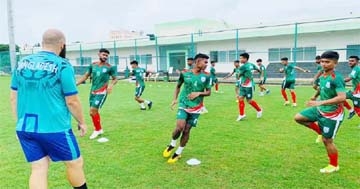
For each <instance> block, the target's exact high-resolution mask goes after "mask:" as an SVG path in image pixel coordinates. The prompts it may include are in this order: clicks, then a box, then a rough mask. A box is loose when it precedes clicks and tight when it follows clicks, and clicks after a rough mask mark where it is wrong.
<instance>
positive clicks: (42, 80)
mask: <svg viewBox="0 0 360 189" xmlns="http://www.w3.org/2000/svg"><path fill="white" fill-rule="evenodd" d="M11 88H12V89H14V90H17V92H18V93H17V95H18V101H17V116H18V123H17V127H16V130H17V131H27V132H37V133H50V132H61V131H64V130H67V129H69V128H70V127H71V126H70V121H71V119H70V112H69V110H68V108H67V106H66V102H65V96H70V95H74V94H76V93H77V89H76V84H75V77H74V71H73V68H72V66H71V65H70V63H69V62H67V61H66V60H65V59H62V58H61V57H59V56H57V55H55V54H54V53H51V52H45V51H41V52H39V53H37V54H33V55H30V56H27V57H24V58H23V59H21V60H20V62H19V63H18V65H17V67H16V70H15V71H14V73H13V78H12V82H11Z"/></svg>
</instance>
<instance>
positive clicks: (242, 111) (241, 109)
mask: <svg viewBox="0 0 360 189" xmlns="http://www.w3.org/2000/svg"><path fill="white" fill-rule="evenodd" d="M239 114H240V115H241V116H242V115H244V114H245V102H244V101H243V100H239Z"/></svg>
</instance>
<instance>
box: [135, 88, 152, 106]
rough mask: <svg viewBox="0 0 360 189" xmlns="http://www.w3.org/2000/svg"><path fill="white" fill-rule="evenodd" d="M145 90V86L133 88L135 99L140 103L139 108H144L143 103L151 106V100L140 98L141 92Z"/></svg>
mask: <svg viewBox="0 0 360 189" xmlns="http://www.w3.org/2000/svg"><path fill="white" fill-rule="evenodd" d="M144 90H145V86H140V87H136V89H135V100H136V101H137V102H138V103H139V105H140V110H146V107H145V104H147V106H148V108H149V109H151V107H152V101H150V100H146V99H145V100H144V99H142V98H141V95H142V93H143V92H144Z"/></svg>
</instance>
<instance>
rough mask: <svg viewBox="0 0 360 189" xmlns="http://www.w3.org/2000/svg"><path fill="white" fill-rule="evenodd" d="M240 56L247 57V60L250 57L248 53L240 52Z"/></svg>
mask: <svg viewBox="0 0 360 189" xmlns="http://www.w3.org/2000/svg"><path fill="white" fill-rule="evenodd" d="M240 56H242V57H244V58H246V59H248V60H249V58H250V55H249V53H241V54H240Z"/></svg>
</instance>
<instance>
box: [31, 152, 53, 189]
mask: <svg viewBox="0 0 360 189" xmlns="http://www.w3.org/2000/svg"><path fill="white" fill-rule="evenodd" d="M49 165H50V159H49V157H48V156H45V157H43V158H41V159H39V160H37V161H33V162H31V174H30V179H29V188H30V189H33V188H48V187H47V185H48V182H47V177H48V170H49Z"/></svg>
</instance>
